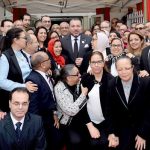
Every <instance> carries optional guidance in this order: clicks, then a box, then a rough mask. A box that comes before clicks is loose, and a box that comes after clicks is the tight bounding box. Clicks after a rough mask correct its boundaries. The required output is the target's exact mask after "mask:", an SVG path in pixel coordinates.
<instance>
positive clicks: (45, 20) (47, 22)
mask: <svg viewBox="0 0 150 150" xmlns="http://www.w3.org/2000/svg"><path fill="white" fill-rule="evenodd" d="M43 22H44V23H50V22H51V21H46V20H45V21H43Z"/></svg>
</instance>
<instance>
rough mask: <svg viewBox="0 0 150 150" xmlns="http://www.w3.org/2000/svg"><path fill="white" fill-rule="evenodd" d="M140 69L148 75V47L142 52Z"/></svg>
mask: <svg viewBox="0 0 150 150" xmlns="http://www.w3.org/2000/svg"><path fill="white" fill-rule="evenodd" d="M140 68H141V70H146V71H147V72H148V73H149V74H150V46H147V47H145V48H144V49H143V50H142V54H141V62H140Z"/></svg>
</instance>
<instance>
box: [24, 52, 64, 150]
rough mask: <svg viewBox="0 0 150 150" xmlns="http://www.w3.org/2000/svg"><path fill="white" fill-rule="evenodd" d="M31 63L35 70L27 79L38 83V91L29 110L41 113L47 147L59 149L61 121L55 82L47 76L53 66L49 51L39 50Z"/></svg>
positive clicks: (33, 95)
mask: <svg viewBox="0 0 150 150" xmlns="http://www.w3.org/2000/svg"><path fill="white" fill-rule="evenodd" d="M31 65H32V68H33V70H32V71H31V73H30V75H29V76H28V77H27V79H26V82H27V81H34V83H36V84H37V86H38V90H37V92H34V93H31V95H30V96H31V97H30V105H29V112H31V113H34V114H37V115H40V116H41V117H42V120H43V124H44V129H45V133H46V139H47V143H48V144H47V149H49V150H59V146H61V144H59V140H60V139H61V137H60V134H59V130H58V127H59V123H58V119H57V114H56V103H55V96H54V92H53V82H52V80H51V78H50V77H49V76H47V72H48V70H49V69H50V68H51V61H50V59H49V56H48V55H47V53H45V52H42V51H38V52H36V53H35V54H33V55H32V58H31Z"/></svg>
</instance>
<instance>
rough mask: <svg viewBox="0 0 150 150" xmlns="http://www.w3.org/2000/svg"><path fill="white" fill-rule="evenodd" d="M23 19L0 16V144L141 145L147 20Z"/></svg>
mask: <svg viewBox="0 0 150 150" xmlns="http://www.w3.org/2000/svg"><path fill="white" fill-rule="evenodd" d="M30 20H31V16H30V15H29V14H25V15H24V16H23V17H22V19H21V20H16V21H15V22H12V21H11V20H7V19H6V20H3V21H1V32H2V35H1V36H0V50H1V53H0V54H1V56H0V110H1V112H0V119H1V120H0V149H1V150H5V149H7V150H14V149H18V150H19V149H23V150H32V149H40V150H45V149H46V150H50V149H52V150H63V149H67V150H80V149H81V150H82V149H84V148H85V147H86V148H87V149H89V150H98V149H102V150H109V149H116V150H134V149H136V150H144V149H147V150H148V149H149V148H150V119H149V116H150V102H149V97H150V92H149V89H150V79H149V73H150V58H149V53H150V52H149V51H150V46H148V45H149V42H148V39H149V37H150V33H149V32H148V31H149V29H150V23H146V24H145V26H144V25H143V24H138V23H136V25H135V27H134V26H132V28H130V29H129V28H128V27H127V26H126V25H125V24H123V23H122V22H121V21H120V20H118V19H117V18H114V19H112V21H111V23H110V22H109V21H103V22H101V24H100V25H93V27H92V29H91V30H85V31H83V29H82V24H81V20H79V19H78V18H73V19H71V20H70V22H69V23H67V22H62V23H60V25H58V24H53V25H52V24H51V18H50V17H49V16H42V17H41V19H40V20H37V21H36V22H35V28H31V27H30ZM142 25H143V28H142V27H141V26H142ZM138 28H139V29H138ZM139 30H140V31H139Z"/></svg>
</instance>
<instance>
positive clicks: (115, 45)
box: [111, 44, 121, 47]
mask: <svg viewBox="0 0 150 150" xmlns="http://www.w3.org/2000/svg"><path fill="white" fill-rule="evenodd" d="M111 47H121V44H118V45H117V44H112V45H111Z"/></svg>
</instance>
